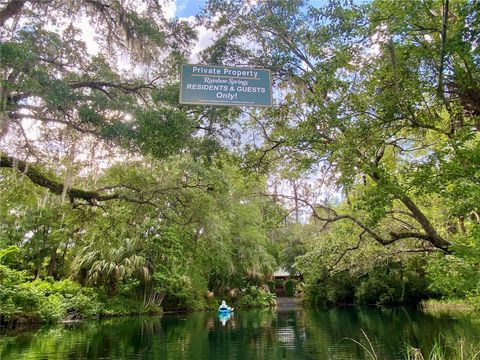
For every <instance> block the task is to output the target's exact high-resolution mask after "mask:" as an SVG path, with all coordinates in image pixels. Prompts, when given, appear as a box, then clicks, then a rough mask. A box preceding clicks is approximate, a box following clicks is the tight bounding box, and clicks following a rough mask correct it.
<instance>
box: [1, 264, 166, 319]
mask: <svg viewBox="0 0 480 360" xmlns="http://www.w3.org/2000/svg"><path fill="white" fill-rule="evenodd" d="M0 283H1V285H0V314H1V315H0V324H1V325H10V326H12V325H16V324H18V323H35V322H43V323H46V322H57V321H61V320H74V319H88V318H94V317H103V316H119V315H131V314H159V313H161V312H162V309H161V308H160V307H158V306H147V307H145V306H144V305H143V299H139V298H134V297H131V296H127V295H125V294H123V293H121V292H119V293H118V294H117V295H115V296H110V297H109V296H107V295H106V294H105V292H104V291H103V290H102V289H99V288H91V287H83V286H81V285H80V284H78V283H76V282H74V281H72V280H61V281H55V280H54V279H53V278H46V279H45V280H33V281H28V280H27V279H26V275H25V273H24V272H21V271H16V270H12V269H9V268H8V267H6V266H2V265H0Z"/></svg>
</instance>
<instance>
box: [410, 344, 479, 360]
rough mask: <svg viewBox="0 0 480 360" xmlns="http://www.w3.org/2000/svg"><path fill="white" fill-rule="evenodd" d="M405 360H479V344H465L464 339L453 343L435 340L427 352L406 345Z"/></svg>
mask: <svg viewBox="0 0 480 360" xmlns="http://www.w3.org/2000/svg"><path fill="white" fill-rule="evenodd" d="M406 356H407V357H406V359H407V360H479V359H480V346H479V345H478V344H466V343H465V341H464V340H459V341H457V343H456V344H454V345H443V346H442V345H441V344H440V343H438V342H435V344H434V345H433V348H432V350H431V351H430V352H429V353H424V352H422V350H420V349H418V348H415V347H411V346H410V347H408V349H407V355H406Z"/></svg>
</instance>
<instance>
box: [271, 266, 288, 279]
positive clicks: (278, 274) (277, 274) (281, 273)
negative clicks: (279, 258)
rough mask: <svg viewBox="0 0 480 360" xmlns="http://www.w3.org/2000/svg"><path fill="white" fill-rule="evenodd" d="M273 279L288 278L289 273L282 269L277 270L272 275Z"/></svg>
mask: <svg viewBox="0 0 480 360" xmlns="http://www.w3.org/2000/svg"><path fill="white" fill-rule="evenodd" d="M273 276H274V277H287V276H290V273H289V272H288V271H287V270H285V269H284V268H278V269H277V271H275V272H274V273H273Z"/></svg>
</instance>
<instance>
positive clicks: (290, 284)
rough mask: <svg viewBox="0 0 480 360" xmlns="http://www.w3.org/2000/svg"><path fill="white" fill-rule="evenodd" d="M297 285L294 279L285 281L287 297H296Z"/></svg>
mask: <svg viewBox="0 0 480 360" xmlns="http://www.w3.org/2000/svg"><path fill="white" fill-rule="evenodd" d="M295 284H296V281H295V280H293V279H288V280H287V281H285V285H284V286H285V295H286V296H289V297H293V296H294V295H295Z"/></svg>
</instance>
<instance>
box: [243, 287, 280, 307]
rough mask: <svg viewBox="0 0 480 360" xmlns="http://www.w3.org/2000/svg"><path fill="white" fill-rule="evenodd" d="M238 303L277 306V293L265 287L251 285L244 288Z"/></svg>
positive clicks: (249, 305)
mask: <svg viewBox="0 0 480 360" xmlns="http://www.w3.org/2000/svg"><path fill="white" fill-rule="evenodd" d="M237 305H239V306H241V307H270V306H275V294H273V293H271V292H270V291H268V290H266V289H264V288H259V287H256V286H250V287H248V288H246V289H243V290H242V292H241V295H240V299H239V300H238V302H237Z"/></svg>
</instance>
